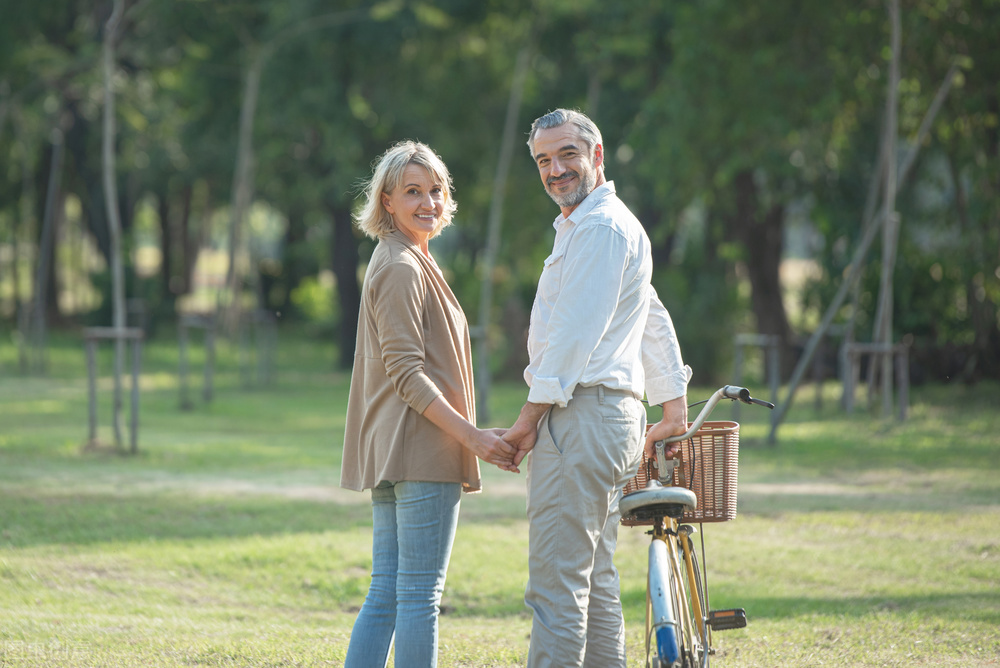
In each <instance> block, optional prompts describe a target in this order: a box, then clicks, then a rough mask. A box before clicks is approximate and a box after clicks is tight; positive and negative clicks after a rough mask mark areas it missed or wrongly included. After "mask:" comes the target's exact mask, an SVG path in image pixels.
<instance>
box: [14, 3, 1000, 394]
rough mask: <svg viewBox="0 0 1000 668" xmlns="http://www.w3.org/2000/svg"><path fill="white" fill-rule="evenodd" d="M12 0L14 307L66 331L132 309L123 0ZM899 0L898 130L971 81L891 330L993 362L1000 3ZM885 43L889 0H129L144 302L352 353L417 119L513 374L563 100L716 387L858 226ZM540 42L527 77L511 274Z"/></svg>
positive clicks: (928, 185) (796, 303)
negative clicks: (445, 175)
mask: <svg viewBox="0 0 1000 668" xmlns="http://www.w3.org/2000/svg"><path fill="white" fill-rule="evenodd" d="M0 5H2V7H0V17H2V18H0V156H2V159H0V165H2V167H3V169H2V171H0V328H2V330H3V332H5V333H4V336H5V337H7V336H13V337H14V338H15V339H16V338H18V337H21V338H22V339H23V338H24V337H27V336H28V335H29V334H30V332H31V331H32V330H31V328H30V326H29V323H30V322H32V318H33V317H34V315H35V312H37V311H38V308H34V307H33V304H37V305H38V306H39V307H40V308H42V309H44V312H45V316H46V321H47V322H48V323H49V324H50V325H51V326H61V327H74V326H78V325H80V324H94V323H100V324H106V323H107V322H109V321H110V313H111V280H110V272H109V267H110V262H109V253H110V252H111V244H110V240H109V238H108V233H107V230H108V226H107V222H106V221H107V213H106V206H105V201H104V197H103V194H102V182H101V150H100V146H101V113H102V88H101V86H102V73H101V62H100V54H101V45H102V41H103V30H104V26H105V23H106V21H107V18H108V17H109V16H110V14H111V10H112V2H111V1H110V0H101V1H98V2H84V1H82V0H47V1H46V2H34V3H25V2H18V1H15V0H0ZM902 17H903V21H902V43H903V49H902V53H901V61H900V71H901V75H902V80H901V82H900V85H899V89H898V95H899V100H900V105H899V109H900V116H899V145H900V151H903V150H905V149H906V148H907V143H908V142H909V141H912V139H913V137H914V136H915V135H916V130H917V126H918V125H919V123H920V121H921V119H922V118H923V115H924V113H925V112H926V110H927V108H928V106H929V105H930V101H931V99H932V98H933V96H934V94H935V92H936V91H937V89H938V87H939V85H940V84H941V81H942V79H943V78H944V77H945V75H946V73H947V72H948V70H949V68H950V67H951V66H952V65H953V64H954V63H956V62H957V63H958V64H959V70H958V72H959V73H958V75H957V77H956V79H955V81H954V83H953V86H952V89H951V91H950V93H949V96H948V98H947V100H946V102H945V104H944V106H943V108H942V109H941V111H940V113H939V114H938V116H937V117H936V120H935V123H934V125H933V128H932V130H931V132H930V133H929V135H928V137H927V139H926V141H925V143H924V145H923V146H922V147H921V152H920V156H919V160H918V163H917V164H916V165H915V168H914V171H913V172H912V175H911V177H910V178H909V180H908V182H907V183H905V184H903V186H902V188H901V191H900V193H899V196H898V205H897V206H898V210H899V212H900V217H901V236H900V245H899V251H898V253H899V259H898V261H897V264H896V276H895V279H896V280H895V300H894V317H893V320H892V322H893V323H894V328H895V335H896V336H895V338H896V339H899V338H901V337H903V336H905V335H911V336H912V337H913V360H914V361H913V365H914V374H915V378H917V379H921V378H923V379H937V380H948V379H963V380H966V381H974V380H977V379H979V378H982V377H993V378H997V377H1000V326H998V303H1000V122H998V119H1000V83H998V82H1000V51H998V50H997V49H996V45H995V40H996V36H997V35H1000V2H998V1H997V0H906V1H904V2H903V3H902ZM888 44H889V26H888V19H887V13H886V7H885V5H884V3H883V2H880V1H875V0H864V1H862V2H850V3H848V2H832V3H814V2H806V1H804V0H800V1H794V0H771V1H767V2H760V3H742V2H734V1H733V0H700V1H698V2H693V1H682V2H675V3H664V2H660V1H658V0H634V1H633V2H629V3H608V2H597V1H596V0H573V1H569V0H440V1H437V2H431V1H427V2H409V1H406V0H388V1H386V2H360V1H355V0H338V1H337V2H334V3H330V2H320V1H319V0H291V1H289V2H283V3H274V2H267V1H264V0H225V1H218V2H206V1H203V0H128V1H127V2H126V3H125V13H124V15H123V18H122V21H121V24H120V26H119V28H118V39H117V43H116V63H117V72H116V76H115V79H114V85H115V94H116V119H117V127H118V134H117V137H116V144H115V147H116V151H117V161H116V163H117V184H118V188H117V190H118V199H119V202H118V205H119V209H120V211H121V224H122V230H123V244H124V261H125V266H126V291H127V296H128V297H129V298H130V299H132V300H142V303H143V304H144V305H145V310H146V313H147V314H148V317H149V326H150V327H152V328H157V327H161V326H170V325H172V323H174V322H175V321H176V319H177V317H178V315H179V314H180V313H186V312H212V311H214V310H215V308H216V307H217V305H218V304H219V303H220V302H221V301H225V300H227V299H228V300H232V301H235V302H237V303H241V304H246V305H252V307H254V308H261V309H266V310H267V311H268V312H270V313H272V314H274V315H275V316H276V317H278V319H279V321H280V322H283V323H284V322H288V323H300V324H302V325H303V326H308V327H312V328H314V331H315V332H316V335H317V336H321V337H323V338H325V339H327V340H329V341H330V344H331V346H334V347H335V348H336V350H337V351H338V356H337V358H338V360H339V364H340V365H341V366H342V367H345V368H346V367H348V366H349V364H350V362H351V359H352V357H353V345H354V336H355V328H356V324H357V310H358V304H359V299H360V297H359V295H360V292H359V286H360V281H361V279H362V277H363V272H364V267H365V264H366V262H367V258H368V256H369V255H370V253H371V250H372V248H373V244H372V243H371V242H370V241H368V240H366V239H364V238H363V237H362V236H361V235H360V234H359V233H358V232H357V231H356V230H355V229H354V228H353V226H352V224H351V212H352V209H353V207H354V206H355V205H356V203H357V194H358V184H359V182H360V181H361V180H362V179H363V178H365V177H366V176H367V175H368V173H369V169H370V164H371V162H372V161H373V160H374V159H375V158H376V157H377V156H378V155H379V154H380V153H381V152H382V151H384V150H385V149H386V148H387V147H388V146H389V145H390V144H391V143H392V142H394V141H396V140H399V139H404V138H413V139H419V140H421V141H424V142H427V143H428V144H430V145H431V146H432V147H434V148H435V150H437V151H438V152H439V153H440V154H441V155H442V157H443V158H444V159H445V161H446V163H447V164H448V166H449V168H450V169H451V171H452V173H453V175H454V179H455V185H456V197H457V199H458V202H459V212H458V216H457V219H456V224H455V226H454V227H453V228H452V229H450V230H449V231H448V232H446V233H445V234H444V235H443V236H442V237H441V238H439V239H438V240H436V241H435V243H434V244H433V245H432V249H433V251H434V252H435V254H436V255H437V256H438V257H439V259H440V261H441V264H442V266H444V267H445V268H446V271H447V272H448V274H449V279H450V281H451V284H452V286H453V287H454V289H455V292H456V294H457V295H458V297H459V300H460V301H461V302H462V304H463V306H464V308H465V310H466V313H467V314H468V315H469V319H470V321H472V322H473V323H475V321H476V320H477V316H476V314H477V313H478V309H479V307H480V305H479V299H480V294H481V291H480V286H481V283H482V281H483V280H485V279H487V278H490V279H491V280H493V281H494V293H493V294H494V302H493V304H492V307H491V317H490V319H489V320H490V322H491V325H490V327H489V328H488V331H486V332H485V333H484V335H485V336H487V337H489V342H490V349H491V350H492V354H491V357H492V359H491V365H492V368H493V370H494V375H500V376H503V375H505V374H506V375H507V376H509V377H517V376H519V374H520V372H521V369H522V368H523V367H522V365H523V357H524V350H523V347H524V346H523V341H524V338H523V337H524V328H525V327H526V325H527V312H528V309H529V308H530V304H531V298H532V296H533V293H534V286H535V282H536V280H537V277H538V274H539V272H540V270H541V260H542V259H543V258H544V257H545V256H546V255H547V253H548V250H549V248H550V246H551V235H552V232H551V227H550V225H549V224H550V223H551V221H552V219H553V218H554V217H555V215H556V214H557V213H558V211H557V209H556V208H555V206H554V205H553V204H552V203H551V201H550V200H549V199H548V198H547V196H546V195H545V194H544V192H543V190H542V187H541V184H540V183H539V182H538V177H537V172H536V171H535V169H534V167H533V165H532V162H531V160H530V158H529V157H528V155H527V151H526V148H525V147H524V144H523V142H522V140H523V139H525V138H526V133H527V130H528V128H529V126H530V123H531V121H532V119H534V118H535V117H537V116H539V115H541V114H543V113H545V112H546V111H549V110H551V109H553V108H556V107H559V106H566V107H576V108H579V109H581V110H583V111H585V112H587V113H588V114H589V115H591V116H592V117H593V118H594V119H595V121H596V122H597V123H598V125H599V126H600V127H601V130H602V132H603V133H604V139H605V144H606V154H607V155H608V163H607V175H608V177H609V178H611V179H613V180H615V182H616V185H617V188H618V192H619V194H620V195H621V196H622V198H623V199H624V200H625V201H626V203H627V204H628V205H629V206H630V207H631V208H632V209H633V211H635V212H636V214H637V215H638V216H639V217H640V219H641V220H642V221H643V224H644V225H645V226H646V228H647V231H648V233H649V235H650V238H651V239H652V241H653V245H654V248H655V251H654V253H655V255H654V260H655V265H656V270H655V284H656V286H657V289H658V291H659V293H660V296H661V298H662V299H663V301H664V302H665V303H666V305H667V306H668V308H670V310H671V312H672V313H673V315H674V320H675V323H676V325H677V328H678V330H679V333H680V336H681V339H682V345H683V346H684V350H685V356H686V357H687V358H688V360H689V361H690V363H691V364H692V366H694V367H695V368H696V371H697V374H698V379H699V380H701V381H704V382H708V381H710V380H712V381H714V380H715V379H720V378H723V377H724V376H725V375H726V374H727V373H728V371H729V370H730V366H729V365H730V360H731V354H732V349H731V335H732V334H733V333H734V332H760V333H767V334H775V335H778V336H779V337H780V338H781V339H782V340H783V341H784V342H785V345H786V349H787V350H788V351H790V352H789V356H791V357H794V351H795V350H796V348H797V346H798V345H800V344H801V340H802V337H803V336H804V335H807V334H808V333H809V332H811V331H812V329H813V328H814V327H815V325H816V323H817V322H818V320H819V318H820V316H821V315H822V314H823V312H824V309H825V308H826V305H827V304H828V303H829V302H830V298H831V296H832V295H833V294H834V292H835V291H836V290H837V288H838V287H839V285H840V281H841V279H842V277H843V275H844V272H845V268H846V265H847V263H848V262H849V261H850V258H851V255H852V252H853V250H854V247H855V246H856V244H857V240H858V238H859V237H860V235H861V232H862V219H863V218H864V212H865V208H866V201H867V199H868V198H869V190H870V183H871V182H872V177H873V174H874V173H876V171H877V170H878V169H879V166H878V165H879V153H878V147H879V137H880V133H881V129H882V127H883V121H884V119H883V116H884V110H885V95H886V76H887V72H888V60H887V59H888ZM522 48H526V49H529V53H530V61H529V62H530V67H529V71H528V75H527V79H526V82H525V87H524V91H523V100H522V104H521V107H520V117H519V120H518V128H519V132H518V139H517V147H516V148H515V153H514V161H513V167H512V169H511V171H510V174H509V175H508V178H507V182H506V193H505V202H504V207H503V220H502V235H501V244H500V248H499V249H498V256H497V263H496V265H495V267H494V268H493V270H492V276H489V277H487V276H485V275H484V259H485V258H484V252H485V251H484V247H485V243H486V237H487V218H488V212H489V210H490V204H491V202H490V200H491V197H492V190H493V179H494V176H495V174H494V172H495V170H496V168H497V156H498V155H499V153H500V150H501V140H502V131H503V126H504V120H505V114H506V111H507V103H508V97H509V94H510V87H511V85H512V79H513V76H514V71H515V62H516V60H517V56H518V53H519V52H520V51H521V50H522ZM262 50H265V51H266V56H267V57H266V59H261V58H260V56H261V53H262ZM255 64H256V66H259V67H258V69H257V70H256V76H257V77H258V78H257V80H256V82H255V84H253V85H256V86H257V97H256V100H255V102H254V107H253V111H254V114H253V122H252V125H251V126H250V134H249V144H247V146H249V149H250V150H249V152H248V153H244V154H243V155H245V157H246V159H247V160H248V162H247V164H246V169H247V170H248V171H247V178H246V179H245V180H243V181H241V179H240V178H238V174H239V172H238V171H237V170H238V155H241V154H240V148H239V147H240V114H241V109H242V108H244V103H245V99H246V95H247V92H248V81H250V80H251V78H250V76H248V75H251V74H253V73H254V71H255ZM50 183H54V184H55V185H57V186H58V187H56V188H52V189H51V190H52V191H53V194H52V197H53V198H54V199H53V203H51V204H50V205H49V206H48V207H47V205H46V199H47V194H48V193H49V191H50ZM240 184H243V187H246V188H247V191H246V194H245V203H246V206H245V209H246V210H245V211H244V212H243V213H242V214H241V213H240V212H239V209H240V208H241V207H240V205H239V204H238V201H239V198H238V197H236V196H235V193H234V189H235V188H237V187H239V186H240ZM47 210H48V211H49V214H48V215H49V220H50V233H51V243H46V242H45V238H44V234H43V232H44V230H45V229H46V225H45V224H44V223H45V220H46V215H47V214H46V211H47ZM234 225H235V227H234ZM876 246H877V244H876ZM878 253H879V251H878V248H877V247H876V248H875V249H873V251H872V252H871V253H870V254H869V255H868V257H867V258H866V266H865V269H864V272H863V274H862V279H861V283H860V287H859V290H858V294H857V299H855V300H851V303H848V304H845V306H844V307H843V309H842V312H841V313H840V314H838V318H837V320H838V322H847V321H848V320H852V321H853V322H854V326H855V328H856V333H855V336H856V338H858V339H859V340H865V339H866V338H869V337H871V335H872V328H873V319H874V316H875V309H876V302H877V299H878V289H879V270H880V261H879V255H878ZM230 258H233V259H234V262H233V263H232V264H230ZM230 267H232V270H231V271H232V273H233V274H234V275H235V276H236V277H237V278H238V279H239V281H238V282H237V283H236V284H235V287H236V294H235V295H234V294H233V290H232V287H233V286H231V285H227V280H226V277H227V273H230ZM40 288H41V289H42V290H43V291H42V292H39V289H40ZM4 371H5V372H6V371H7V370H4Z"/></svg>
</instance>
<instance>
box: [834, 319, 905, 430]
mask: <svg viewBox="0 0 1000 668" xmlns="http://www.w3.org/2000/svg"><path fill="white" fill-rule="evenodd" d="M844 349H845V350H844V355H845V357H846V359H847V360H848V364H849V366H850V371H849V373H848V376H847V378H849V379H850V381H849V382H848V383H846V384H845V387H844V408H845V410H846V411H847V413H848V414H850V413H852V412H853V411H854V391H855V388H856V387H857V385H858V384H859V382H860V376H861V360H862V359H863V357H864V356H866V355H867V356H868V357H869V358H870V360H871V361H870V363H869V365H868V373H869V376H870V375H871V374H874V373H877V372H879V371H880V368H881V365H882V363H883V361H884V360H885V359H886V358H888V359H889V360H890V361H895V367H896V368H895V379H896V389H897V391H898V394H899V405H898V407H897V413H896V414H897V417H898V418H899V419H900V420H905V419H906V416H907V412H908V408H909V402H910V372H909V349H910V341H909V337H906V338H905V339H904V341H903V342H902V343H896V344H889V345H888V346H887V345H886V344H884V343H857V342H848V343H845V344H844ZM882 371H883V373H884V370H882ZM892 372H893V369H892V367H891V366H890V368H889V377H890V379H891V378H892V377H893V373H892ZM873 398H874V397H873V396H872V395H871V392H870V391H869V396H868V407H869V409H870V408H871V407H872V400H873ZM883 402H884V397H883ZM891 409H892V407H891V406H890V414H891V412H892V410H891ZM884 410H885V408H884V403H883V411H884Z"/></svg>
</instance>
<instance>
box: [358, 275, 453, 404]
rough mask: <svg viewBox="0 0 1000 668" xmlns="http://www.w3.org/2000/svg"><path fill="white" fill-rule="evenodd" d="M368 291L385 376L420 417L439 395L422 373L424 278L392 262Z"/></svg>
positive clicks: (425, 290) (437, 390) (438, 390)
mask: <svg viewBox="0 0 1000 668" xmlns="http://www.w3.org/2000/svg"><path fill="white" fill-rule="evenodd" d="M369 287H370V290H371V295H370V298H371V303H372V305H373V308H372V311H373V317H374V318H375V324H376V328H377V330H378V341H379V346H380V347H381V352H382V363H383V364H384V365H385V372H386V375H387V376H388V377H389V379H390V380H391V381H392V385H393V388H395V390H396V394H398V395H399V396H400V398H401V399H402V400H403V401H405V402H406V403H407V405H409V406H410V407H411V408H413V410H415V411H417V412H418V413H421V414H422V413H423V412H424V411H425V410H426V409H427V407H428V406H430V404H431V402H432V401H434V400H435V399H436V398H437V397H439V396H441V394H442V392H441V390H440V389H439V388H438V386H437V385H436V384H435V383H434V381H432V380H431V379H430V377H428V376H427V374H426V373H425V372H424V360H425V354H424V334H423V331H424V329H423V309H424V300H425V297H426V292H427V288H426V286H425V285H424V280H423V277H422V276H421V275H420V270H419V268H417V267H415V266H413V265H410V264H407V263H404V262H393V263H391V264H389V265H387V266H385V267H383V268H382V270H381V271H379V272H378V274H377V275H376V276H373V277H372V279H371V281H370V286H369Z"/></svg>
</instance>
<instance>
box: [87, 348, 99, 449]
mask: <svg viewBox="0 0 1000 668" xmlns="http://www.w3.org/2000/svg"><path fill="white" fill-rule="evenodd" d="M84 346H85V347H86V350H87V418H88V420H87V424H88V429H87V443H88V444H91V443H96V442H97V341H95V340H93V339H87V341H86V343H85V344H84Z"/></svg>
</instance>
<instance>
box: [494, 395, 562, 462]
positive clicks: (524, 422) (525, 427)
mask: <svg viewBox="0 0 1000 668" xmlns="http://www.w3.org/2000/svg"><path fill="white" fill-rule="evenodd" d="M550 407H551V406H550V405H549V404H534V403H531V402H530V401H529V402H528V403H526V404H524V407H523V408H522V409H521V414H520V415H519V416H518V418H517V421H516V422H515V423H514V425H513V426H512V427H511V428H510V429H508V430H507V431H506V433H505V434H504V435H503V440H505V441H507V442H508V443H510V444H511V445H512V446H513V447H514V448H515V449H516V452H515V453H514V457H513V459H512V461H511V465H510V466H509V467H500V468H502V469H504V470H505V471H510V472H512V473H520V472H521V470H520V469H519V468H518V465H520V463H521V461H522V460H523V459H524V458H525V456H526V455H527V454H528V453H529V452H531V449H532V448H534V447H535V441H536V440H537V439H538V421H539V420H541V419H542V416H543V415H545V413H546V412H548V410H549V408H550Z"/></svg>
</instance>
